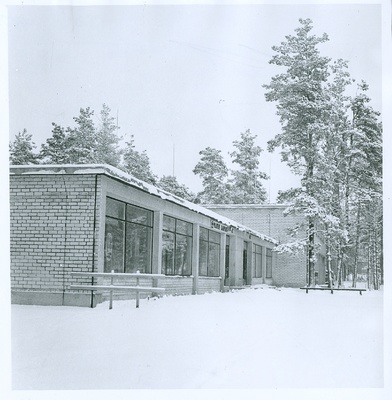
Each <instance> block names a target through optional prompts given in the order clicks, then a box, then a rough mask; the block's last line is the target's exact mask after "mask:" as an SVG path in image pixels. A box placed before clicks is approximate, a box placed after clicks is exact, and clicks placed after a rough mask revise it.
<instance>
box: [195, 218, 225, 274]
mask: <svg viewBox="0 0 392 400" xmlns="http://www.w3.org/2000/svg"><path fill="white" fill-rule="evenodd" d="M202 230H203V231H204V232H205V233H206V234H207V235H206V238H204V234H202V232H203V231H202ZM210 233H212V235H210ZM215 235H217V239H214V236H215ZM211 236H212V238H211ZM202 243H203V245H204V246H206V249H207V252H206V253H207V254H206V256H207V257H206V266H207V268H203V272H204V270H205V269H206V272H207V273H206V275H205V274H204V273H203V274H202V273H201V265H200V264H201V254H200V251H201V249H202ZM211 246H217V254H218V265H217V267H216V268H211V266H210V264H211V263H210V259H211V255H212V252H213V251H214V250H213V249H212V248H211ZM215 252H216V250H215ZM203 258H204V257H203ZM220 262H221V243H220V233H219V232H216V231H213V230H211V229H208V228H205V227H202V226H201V227H200V233H199V266H198V267H199V276H202V277H206V278H218V277H220ZM211 270H212V273H211V274H210V271H211Z"/></svg>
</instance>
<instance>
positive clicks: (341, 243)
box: [264, 19, 382, 285]
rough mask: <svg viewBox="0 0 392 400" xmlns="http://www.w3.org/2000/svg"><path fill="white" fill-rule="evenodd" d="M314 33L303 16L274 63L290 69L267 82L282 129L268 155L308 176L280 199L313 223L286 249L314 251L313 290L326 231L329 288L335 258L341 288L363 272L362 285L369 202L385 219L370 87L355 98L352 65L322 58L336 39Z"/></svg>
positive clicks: (375, 241)
mask: <svg viewBox="0 0 392 400" xmlns="http://www.w3.org/2000/svg"><path fill="white" fill-rule="evenodd" d="M311 30H312V21H311V20H309V19H306V20H303V19H300V27H299V28H297V29H296V30H295V32H296V35H290V36H286V41H285V42H282V43H281V45H280V46H274V47H273V50H274V51H275V52H276V53H277V54H276V55H274V56H273V57H272V59H271V61H270V63H272V64H275V65H277V66H280V67H283V68H284V69H285V71H284V72H283V73H281V74H278V75H276V76H274V77H272V79H271V82H270V83H269V84H268V85H264V88H265V89H267V92H266V94H265V97H266V100H267V101H271V102H276V104H277V105H276V108H277V115H278V116H279V117H280V123H281V127H282V130H281V133H278V134H277V135H275V137H274V139H272V140H271V141H270V142H269V143H268V150H269V151H274V150H275V149H277V148H279V149H280V154H281V158H282V161H283V162H285V163H287V165H288V166H289V167H290V168H291V170H292V172H293V173H295V174H298V175H300V176H301V187H300V188H293V189H290V190H287V191H285V192H281V193H279V196H278V200H279V201H284V202H287V201H288V202H289V203H290V204H291V205H290V207H288V209H287V212H288V213H290V212H295V213H301V214H302V215H304V216H305V217H306V221H307V225H306V227H304V229H303V230H302V232H303V231H305V236H301V237H298V239H296V240H294V241H293V243H292V244H291V245H290V246H288V245H285V246H280V249H281V250H283V251H293V249H294V250H295V251H297V250H298V249H301V248H302V249H303V250H304V251H307V266H308V269H307V282H308V285H313V284H314V264H315V262H316V260H317V254H318V248H317V246H316V243H315V235H316V234H321V235H323V237H324V239H325V245H326V252H327V263H326V264H327V265H326V270H327V275H328V280H329V284H330V285H331V284H332V278H331V276H332V260H334V264H335V270H336V277H337V283H338V285H341V284H342V282H343V280H344V279H345V278H346V277H347V275H348V273H349V271H351V272H352V273H353V274H354V275H355V277H354V285H355V279H356V274H357V272H358V269H357V264H358V260H359V258H358V252H359V243H360V232H361V230H362V228H361V227H360V223H361V221H362V220H363V219H364V218H363V211H361V210H362V209H363V206H362V207H361V205H362V204H364V203H366V205H367V207H370V204H372V205H373V207H375V209H376V210H377V212H376V213H375V214H376V217H375V219H377V221H382V208H381V198H382V195H381V194H382V186H381V180H382V143H381V124H380V123H379V122H378V117H379V113H377V112H375V111H374V110H372V108H371V107H369V105H368V103H369V101H370V99H369V98H368V97H367V96H366V94H365V92H366V90H367V89H368V87H367V85H366V84H365V83H364V82H362V83H361V84H360V85H359V90H360V94H359V95H357V96H356V97H355V98H354V99H352V98H351V97H350V96H349V95H347V92H348V88H350V87H351V85H352V84H353V82H354V80H353V79H351V77H350V74H349V73H348V64H347V62H346V61H343V60H337V61H334V62H332V60H331V59H330V58H328V57H323V56H321V55H320V52H319V50H318V45H320V44H322V43H324V42H326V41H327V40H328V36H327V35H326V34H324V35H322V36H321V37H316V36H314V35H310V32H311ZM367 221H369V219H368V220H367ZM377 221H374V220H373V225H372V226H373V228H372V229H371V232H373V236H372V238H371V239H370V238H368V239H367V240H368V249H370V248H372V251H371V253H372V255H373V258H374V259H375V260H376V261H375V262H374V264H375V267H374V270H375V271H378V270H379V269H380V268H378V267H377V264H382V263H380V262H377V257H378V255H379V254H380V253H381V250H382V248H381V246H380V242H382V236H381V230H380V228H379V223H378V222H377ZM367 229H369V225H368V228H367ZM295 231H296V232H299V231H300V230H298V229H295ZM380 236H381V238H380ZM304 237H305V239H306V240H304ZM371 246H373V247H371ZM349 256H351V257H349ZM368 258H369V259H370V258H371V257H370V255H369V256H368ZM352 260H354V266H352V263H353V262H352Z"/></svg>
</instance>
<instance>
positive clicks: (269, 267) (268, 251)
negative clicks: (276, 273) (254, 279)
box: [265, 249, 272, 278]
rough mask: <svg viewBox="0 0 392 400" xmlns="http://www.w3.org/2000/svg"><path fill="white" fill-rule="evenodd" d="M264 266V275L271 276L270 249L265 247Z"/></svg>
mask: <svg viewBox="0 0 392 400" xmlns="http://www.w3.org/2000/svg"><path fill="white" fill-rule="evenodd" d="M265 256H266V266H265V277H266V278H272V250H271V249H266V253H265Z"/></svg>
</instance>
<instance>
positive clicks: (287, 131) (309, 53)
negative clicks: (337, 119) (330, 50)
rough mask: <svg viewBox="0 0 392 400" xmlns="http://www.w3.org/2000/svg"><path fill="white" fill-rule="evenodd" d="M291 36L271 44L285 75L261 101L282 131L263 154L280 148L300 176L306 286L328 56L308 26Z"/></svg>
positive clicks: (312, 244)
mask: <svg viewBox="0 0 392 400" xmlns="http://www.w3.org/2000/svg"><path fill="white" fill-rule="evenodd" d="M299 22H300V27H299V28H297V29H296V30H295V32H296V35H290V36H286V41H285V42H282V43H281V45H280V46H273V50H274V51H275V52H276V54H275V55H274V56H273V57H272V59H271V60H270V64H275V65H277V66H281V67H284V68H285V69H286V71H285V72H284V73H282V74H278V75H276V76H274V77H273V78H272V80H271V83H270V84H268V85H264V88H266V89H267V92H266V94H265V97H266V100H267V101H271V102H272V101H273V102H277V106H276V107H277V115H278V116H279V117H280V123H281V126H282V132H281V133H279V134H277V135H276V136H275V138H274V139H272V140H271V141H270V142H269V143H268V149H269V151H273V150H274V149H276V148H278V147H281V158H282V161H284V162H286V163H287V165H288V166H289V167H290V168H291V170H292V171H293V172H294V173H295V174H298V175H300V176H301V177H302V180H301V187H302V190H301V196H300V197H297V198H296V199H297V200H298V202H299V204H298V206H299V207H298V208H299V209H302V211H306V210H307V212H306V213H305V212H304V215H305V216H306V218H307V242H306V244H307V252H308V255H307V260H308V262H307V264H308V273H307V276H308V285H313V284H314V280H313V277H314V264H315V262H316V248H315V228H316V218H317V215H315V212H316V211H317V210H319V207H318V202H317V199H316V194H317V189H318V188H317V186H316V185H315V182H314V175H315V169H316V166H317V163H318V156H319V147H320V145H321V144H322V141H323V139H324V134H325V130H326V124H327V122H326V119H325V117H326V115H327V111H328V101H327V98H326V96H325V90H324V88H325V84H326V82H327V79H328V76H329V71H328V65H329V62H330V58H328V57H322V56H320V54H319V50H318V48H317V46H318V45H319V44H322V43H324V42H326V41H327V40H328V36H327V35H326V34H324V35H323V36H322V37H316V36H313V35H310V31H311V30H312V22H311V20H309V19H306V20H304V19H300V20H299Z"/></svg>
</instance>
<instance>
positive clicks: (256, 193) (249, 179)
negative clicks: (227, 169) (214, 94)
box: [230, 129, 268, 204]
mask: <svg viewBox="0 0 392 400" xmlns="http://www.w3.org/2000/svg"><path fill="white" fill-rule="evenodd" d="M256 137H257V136H253V135H252V134H251V132H250V130H249V129H248V130H247V131H246V132H244V133H241V140H235V141H234V142H233V146H234V147H235V148H236V150H235V151H233V152H232V153H230V156H231V157H232V161H233V163H234V164H237V165H238V166H239V170H232V171H231V174H232V176H233V178H232V179H231V180H230V184H231V186H230V188H231V201H232V203H234V204H260V203H264V202H265V201H266V199H267V192H266V190H265V188H264V186H263V184H262V182H261V180H263V179H268V176H267V175H266V174H265V173H263V172H261V171H259V163H260V162H259V158H260V154H261V152H262V149H261V147H260V146H256V145H255V139H256Z"/></svg>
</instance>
